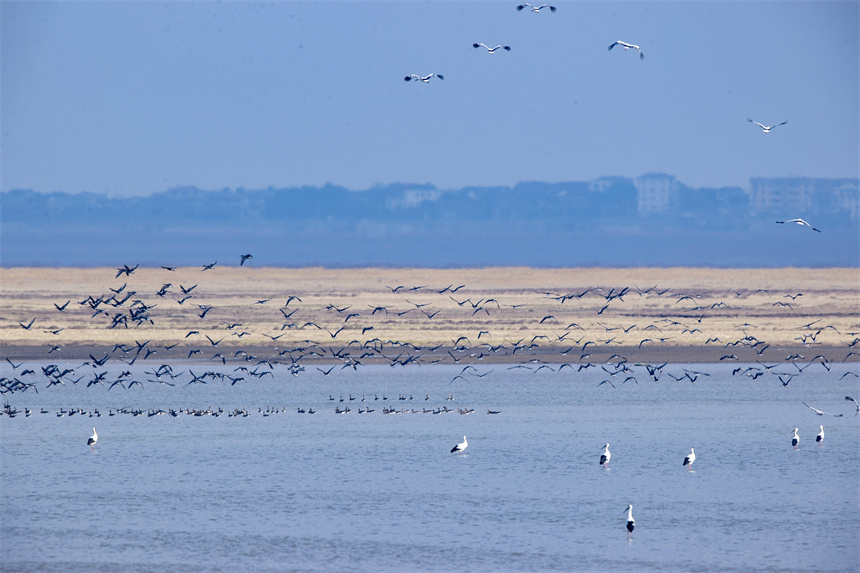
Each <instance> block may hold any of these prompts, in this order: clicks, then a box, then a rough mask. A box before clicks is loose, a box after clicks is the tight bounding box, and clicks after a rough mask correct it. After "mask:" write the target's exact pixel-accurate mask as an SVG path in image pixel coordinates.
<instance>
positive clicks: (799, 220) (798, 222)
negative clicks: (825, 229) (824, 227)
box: [777, 219, 821, 233]
mask: <svg viewBox="0 0 860 573" xmlns="http://www.w3.org/2000/svg"><path fill="white" fill-rule="evenodd" d="M777 223H779V224H780V225H783V224H785V223H794V224H795V225H800V226H801V227H809V228H810V229H812V230H813V231H816V232H818V233H820V232H821V229H816V228H815V227H813V226H812V225H810V224H809V223H807V222H806V221H804V220H803V219H789V220H788V221H777Z"/></svg>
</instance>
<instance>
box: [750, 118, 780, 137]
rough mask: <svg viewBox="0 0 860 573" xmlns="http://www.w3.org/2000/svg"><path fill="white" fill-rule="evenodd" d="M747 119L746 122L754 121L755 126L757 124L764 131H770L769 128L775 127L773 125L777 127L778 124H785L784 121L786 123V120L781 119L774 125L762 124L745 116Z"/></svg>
mask: <svg viewBox="0 0 860 573" xmlns="http://www.w3.org/2000/svg"><path fill="white" fill-rule="evenodd" d="M747 121H748V122H750V123H754V124H756V125H757V126H759V127H760V128H761V130H762V131H763V132H764V133H770V130H771V129H773V128H775V127H779V126H780V125H785V124H786V123H788V122H787V121H783V122H782V123H778V124H776V125H762V124H760V123H759V122H757V121H753V120H751V119H750V118H747Z"/></svg>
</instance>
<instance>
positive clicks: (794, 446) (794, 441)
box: [791, 428, 800, 450]
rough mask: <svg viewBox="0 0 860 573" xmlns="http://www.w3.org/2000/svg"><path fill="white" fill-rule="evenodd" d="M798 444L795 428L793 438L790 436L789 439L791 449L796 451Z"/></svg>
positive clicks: (798, 439) (798, 438)
mask: <svg viewBox="0 0 860 573" xmlns="http://www.w3.org/2000/svg"><path fill="white" fill-rule="evenodd" d="M798 444H800V437H799V436H798V435H797V428H795V429H794V436H792V438H791V447H792V448H794V449H795V450H796V449H797V446H798Z"/></svg>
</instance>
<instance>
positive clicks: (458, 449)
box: [451, 436, 469, 454]
mask: <svg viewBox="0 0 860 573" xmlns="http://www.w3.org/2000/svg"><path fill="white" fill-rule="evenodd" d="M468 447H469V441H468V440H466V436H463V441H462V442H460V443H459V444H457V445H456V446H454V447H453V448H451V453H452V454H453V453H454V452H460V453H462V452H463V450H465V449H466V448H468Z"/></svg>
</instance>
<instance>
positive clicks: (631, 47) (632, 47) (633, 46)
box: [607, 40, 645, 60]
mask: <svg viewBox="0 0 860 573" xmlns="http://www.w3.org/2000/svg"><path fill="white" fill-rule="evenodd" d="M615 46H622V47H623V48H624V51H625V52H626V51H627V50H636V51H637V52H639V59H640V60H644V59H645V54H644V53H643V52H642V50H641V48H639V46H637V45H636V44H628V43H627V42H622V41H621V40H617V41H615V42H612V43H611V44H609V48H607V49H608V50H609V51H612V48H614V47H615Z"/></svg>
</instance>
